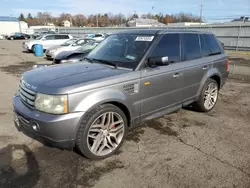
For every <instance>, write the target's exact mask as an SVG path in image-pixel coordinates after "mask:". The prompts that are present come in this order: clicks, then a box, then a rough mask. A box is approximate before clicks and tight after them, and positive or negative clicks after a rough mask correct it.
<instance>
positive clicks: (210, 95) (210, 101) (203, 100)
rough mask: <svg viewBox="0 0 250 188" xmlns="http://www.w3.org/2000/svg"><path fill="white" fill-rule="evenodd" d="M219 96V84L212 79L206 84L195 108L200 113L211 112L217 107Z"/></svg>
mask: <svg viewBox="0 0 250 188" xmlns="http://www.w3.org/2000/svg"><path fill="white" fill-rule="evenodd" d="M218 96H219V87H218V83H217V82H216V81H215V80H214V79H211V78H210V79H208V80H207V81H206V83H205V84H204V86H203V88H202V91H201V94H200V97H199V100H198V101H197V102H196V103H195V106H194V107H195V108H196V109H197V110H198V111H200V112H209V111H211V110H212V109H213V108H214V107H215V105H216V103H217V101H218Z"/></svg>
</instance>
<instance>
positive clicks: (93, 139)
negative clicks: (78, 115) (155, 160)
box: [76, 104, 128, 160]
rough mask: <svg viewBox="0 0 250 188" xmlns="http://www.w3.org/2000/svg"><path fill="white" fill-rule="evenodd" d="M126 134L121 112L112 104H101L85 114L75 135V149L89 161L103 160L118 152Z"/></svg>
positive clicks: (123, 115)
mask: <svg viewBox="0 0 250 188" xmlns="http://www.w3.org/2000/svg"><path fill="white" fill-rule="evenodd" d="M127 132H128V123H127V118H126V116H125V114H124V113H123V111H122V110H121V109H120V108H118V107H116V106H114V105H112V104H103V105H100V106H97V107H96V108H94V109H93V110H91V111H90V112H87V113H86V115H85V117H84V119H83V120H82V123H81V125H80V127H79V130H78V133H77V137H76V147H77V149H78V150H79V151H80V152H81V153H82V154H83V155H84V156H85V157H87V158H89V159H93V160H100V159H104V158H107V157H109V156H111V155H112V154H114V153H115V152H117V151H118V150H119V148H120V147H121V145H122V144H123V142H124V138H125V137H126V135H127Z"/></svg>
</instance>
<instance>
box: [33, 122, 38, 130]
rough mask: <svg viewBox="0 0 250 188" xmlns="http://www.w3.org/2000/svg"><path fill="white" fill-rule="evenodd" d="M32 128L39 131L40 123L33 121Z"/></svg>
mask: <svg viewBox="0 0 250 188" xmlns="http://www.w3.org/2000/svg"><path fill="white" fill-rule="evenodd" d="M32 129H33V130H34V131H38V130H39V125H38V124H37V123H36V122H33V123H32Z"/></svg>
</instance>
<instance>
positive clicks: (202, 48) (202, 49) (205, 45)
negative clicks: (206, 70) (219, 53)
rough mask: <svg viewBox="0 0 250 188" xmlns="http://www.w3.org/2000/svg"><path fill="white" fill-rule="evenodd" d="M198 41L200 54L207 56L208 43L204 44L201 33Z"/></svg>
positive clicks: (208, 50)
mask: <svg viewBox="0 0 250 188" xmlns="http://www.w3.org/2000/svg"><path fill="white" fill-rule="evenodd" d="M200 43H201V55H202V56H203V57H206V56H209V54H210V53H211V52H210V48H209V47H208V45H207V44H206V42H205V40H204V38H203V37H202V35H200Z"/></svg>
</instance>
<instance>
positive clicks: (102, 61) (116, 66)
mask: <svg viewBox="0 0 250 188" xmlns="http://www.w3.org/2000/svg"><path fill="white" fill-rule="evenodd" d="M91 60H92V61H98V62H100V63H102V64H106V65H111V66H113V67H115V68H118V65H117V64H116V63H113V62H111V61H107V60H102V59H91Z"/></svg>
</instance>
